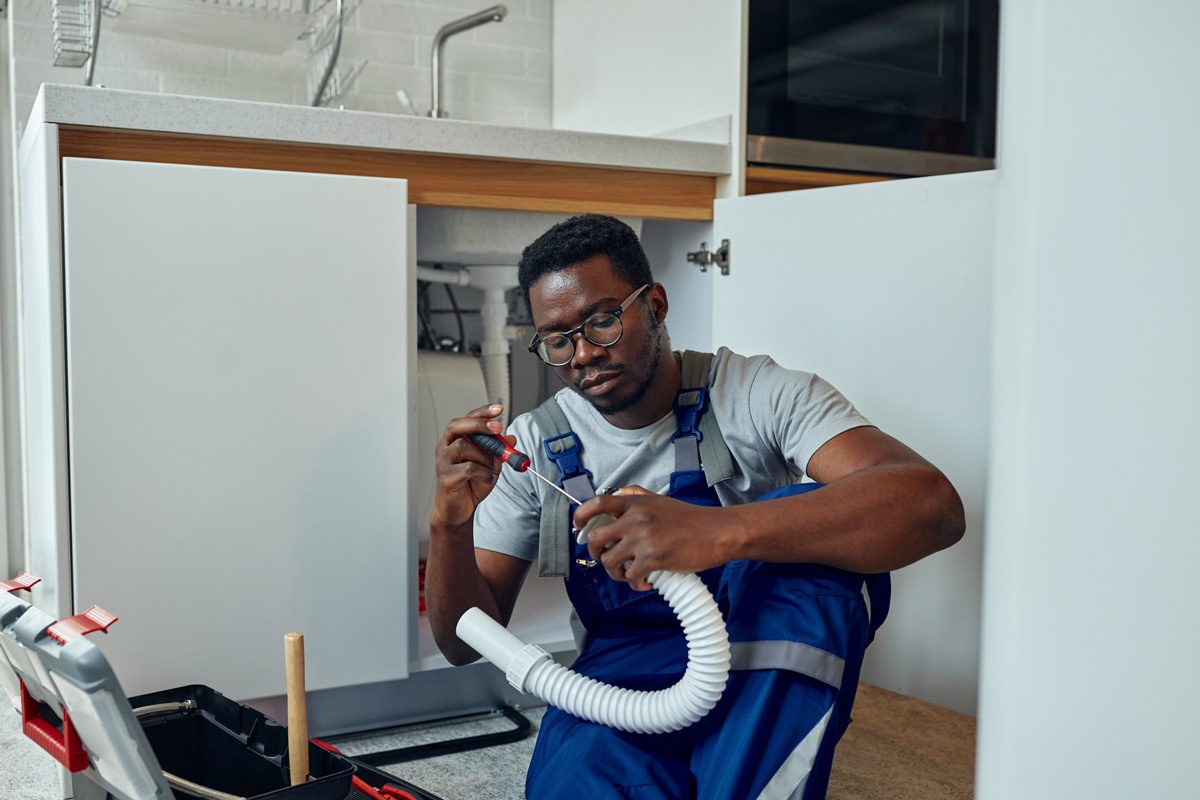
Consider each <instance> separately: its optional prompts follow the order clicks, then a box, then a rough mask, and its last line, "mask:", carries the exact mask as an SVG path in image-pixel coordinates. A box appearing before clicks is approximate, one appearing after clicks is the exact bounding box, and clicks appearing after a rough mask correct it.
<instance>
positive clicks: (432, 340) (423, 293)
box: [417, 283, 441, 350]
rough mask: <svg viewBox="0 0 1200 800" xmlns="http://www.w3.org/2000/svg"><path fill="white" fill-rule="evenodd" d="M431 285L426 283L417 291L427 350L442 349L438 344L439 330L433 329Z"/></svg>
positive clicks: (418, 316)
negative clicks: (430, 308)
mask: <svg viewBox="0 0 1200 800" xmlns="http://www.w3.org/2000/svg"><path fill="white" fill-rule="evenodd" d="M429 286H430V284H428V283H426V284H425V285H424V286H422V287H421V289H420V291H418V292H417V319H418V320H419V321H420V323H421V331H422V335H423V336H424V337H425V342H426V344H427V345H428V347H427V348H426V349H427V350H440V349H441V347H439V346H438V340H437V331H435V330H434V329H433V323H432V322H431V321H430V319H429V309H428V305H429Z"/></svg>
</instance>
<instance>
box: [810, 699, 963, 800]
mask: <svg viewBox="0 0 1200 800" xmlns="http://www.w3.org/2000/svg"><path fill="white" fill-rule="evenodd" d="M853 719H854V721H853V722H852V723H851V725H850V727H849V728H848V729H847V730H846V735H845V736H843V737H842V741H841V743H840V744H839V745H838V748H837V751H836V753H835V754H834V757H833V773H832V777H831V778H830V781H829V794H828V800H969V798H972V797H973V796H974V781H975V718H974V717H970V716H967V715H966V714H959V713H958V712H956V711H951V710H949V709H946V708H941V707H940V706H935V705H931V704H929V703H926V702H923V701H921V700H916V699H914V698H911V697H906V696H904V695H902V694H896V693H895V692H889V691H887V690H886V689H880V688H878V687H875V686H869V685H867V684H865V683H863V684H859V687H858V698H857V699H856V700H855V702H854V713H853Z"/></svg>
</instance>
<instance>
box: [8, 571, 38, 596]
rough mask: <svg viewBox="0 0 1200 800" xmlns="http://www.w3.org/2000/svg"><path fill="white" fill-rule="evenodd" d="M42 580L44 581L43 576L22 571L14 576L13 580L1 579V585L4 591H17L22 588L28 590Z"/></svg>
mask: <svg viewBox="0 0 1200 800" xmlns="http://www.w3.org/2000/svg"><path fill="white" fill-rule="evenodd" d="M41 582H42V579H41V578H35V577H33V576H32V575H30V574H29V573H28V572H22V573H21V574H20V575H18V576H17V577H15V578H13V579H12V580H11V581H0V586H3V587H4V591H5V592H9V593H11V592H17V591H20V590H21V589H24V590H25V591H27V592H28V591H29V590H30V589H32V588H33V587H34V586H35V585H37V584H39V583H41Z"/></svg>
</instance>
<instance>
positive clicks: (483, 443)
mask: <svg viewBox="0 0 1200 800" xmlns="http://www.w3.org/2000/svg"><path fill="white" fill-rule="evenodd" d="M471 441H472V442H474V443H475V444H476V445H477V446H478V447H479V449H480V450H482V451H483V452H485V453H488V454H489V455H493V456H495V457H496V458H498V459H500V460H501V461H503V462H504V463H505V464H508V465H509V466H510V467H512V468H513V469H515V470H516V471H517V472H529V473H532V474H533V475H535V476H537V477H538V478H540V479H541V480H542V481H543V482H544V483H545V484H546V485H547V486H549V487H551V488H552V489H554V491H556V492H559V493H560V494H562V495H563V496H565V497H566V498H567V499H568V500H570V501H571V502H572V503H574V504H575V505H577V506H579V505H583V504H582V503H580V502H579V501H578V500H576V499H575V498H574V497H572V496H571V495H570V494H569V493H568V492H567V490H566V489H564V488H562V487H561V486H559V485H558V484H557V483H555V482H554V481H552V480H550V479H549V478H547V477H546V476H545V475H543V474H542V473H540V472H538V471H537V470H536V469H534V468H533V467H531V466H530V464H531V463H532V462H531V461H530V460H529V456H527V455H525V454H524V453H522V452H521V451H520V450H517V449H515V448H514V447H513V446H512V445H511V444H509V443H508V442H507V441H505V439H504V438H503V437H500V436H496V435H491V436H489V435H487V434H483V433H472V434H471Z"/></svg>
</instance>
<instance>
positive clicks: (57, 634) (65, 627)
mask: <svg viewBox="0 0 1200 800" xmlns="http://www.w3.org/2000/svg"><path fill="white" fill-rule="evenodd" d="M116 621H117V618H116V617H114V616H113V615H112V614H110V613H108V612H107V611H105V610H104V609H103V608H101V607H100V606H92V607H91V608H89V609H88V610H87V611H85V612H83V613H82V614H76V615H75V616H73V617H67V618H66V619H60V620H59V621H58V622H56V623H54V624H53V625H51V626H50V627H49V628H47V629H46V633H48V634H49V635H50V638H51V639H53V640H54V641H56V642H58V643H59V644H66V643H67V642H69V641H70V640H72V639H74V638H76V637H78V636H87V635H88V634H89V633H95V632H96V631H103V632H104V633H108V628H109V626H110V625H112V624H113V623H114V622H116Z"/></svg>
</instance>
